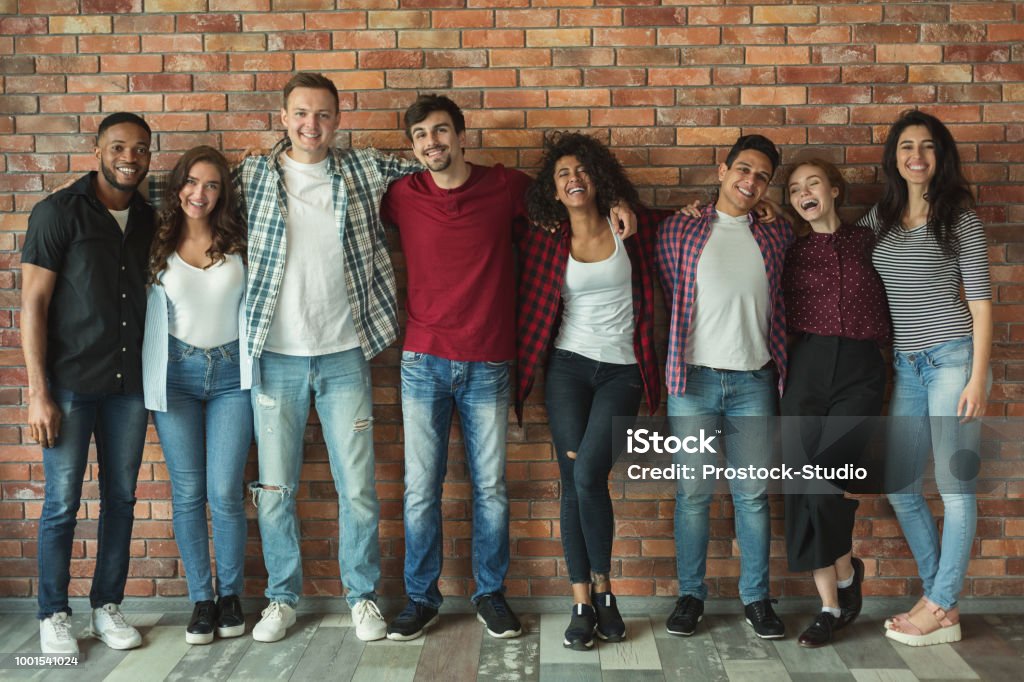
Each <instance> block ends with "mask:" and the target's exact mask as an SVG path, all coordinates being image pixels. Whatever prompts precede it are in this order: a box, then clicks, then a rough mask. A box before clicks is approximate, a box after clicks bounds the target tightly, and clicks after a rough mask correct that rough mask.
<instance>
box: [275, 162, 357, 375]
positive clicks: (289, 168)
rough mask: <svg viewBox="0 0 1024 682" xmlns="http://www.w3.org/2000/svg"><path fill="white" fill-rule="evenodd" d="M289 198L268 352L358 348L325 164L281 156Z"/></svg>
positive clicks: (309, 353) (307, 352)
mask: <svg viewBox="0 0 1024 682" xmlns="http://www.w3.org/2000/svg"><path fill="white" fill-rule="evenodd" d="M281 168H282V170H283V172H284V184H285V188H286V191H287V194H288V215H287V217H286V219H285V243H286V245H287V248H286V256H285V263H284V277H283V279H282V281H281V289H280V292H279V293H278V298H277V307H276V308H275V310H274V317H273V320H271V323H270V331H269V333H268V334H267V343H266V346H265V348H266V349H267V350H269V351H271V352H274V353H282V354H284V355H301V356H313V355H326V354H328V353H338V352H341V351H344V350H349V349H351V348H356V347H358V346H359V337H358V336H357V335H356V328H355V325H354V324H353V323H352V310H351V308H350V307H349V304H348V289H347V287H346V285H345V253H344V251H343V249H342V242H341V240H342V238H341V236H340V235H339V227H338V223H337V221H336V220H335V217H334V193H333V189H332V186H331V178H330V176H329V175H328V174H327V159H324V160H323V161H321V162H320V163H314V164H308V163H300V162H298V161H296V160H295V159H293V158H291V157H290V156H288V154H287V153H284V154H281Z"/></svg>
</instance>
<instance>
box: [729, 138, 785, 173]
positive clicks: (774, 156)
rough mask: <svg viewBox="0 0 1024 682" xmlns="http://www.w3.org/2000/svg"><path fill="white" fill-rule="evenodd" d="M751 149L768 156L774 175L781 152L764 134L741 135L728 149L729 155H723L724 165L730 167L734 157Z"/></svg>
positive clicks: (780, 158)
mask: <svg viewBox="0 0 1024 682" xmlns="http://www.w3.org/2000/svg"><path fill="white" fill-rule="evenodd" d="M748 149H753V150H754V151H756V152H761V153H762V154H764V155H765V156H767V157H768V160H769V161H770V162H771V164H772V175H775V169H776V168H778V167H779V163H781V162H782V154H780V153H779V148H778V147H776V146H775V143H774V142H772V141H771V140H769V139H768V138H767V137H765V136H764V135H742V136H740V138H739V139H738V140H736V143H735V144H734V145H733V146H732V149H730V150H729V155H728V156H726V157H725V167H726V168H732V162H733V161H735V160H736V157H737V156H739V155H740V152H743V151H746V150H748Z"/></svg>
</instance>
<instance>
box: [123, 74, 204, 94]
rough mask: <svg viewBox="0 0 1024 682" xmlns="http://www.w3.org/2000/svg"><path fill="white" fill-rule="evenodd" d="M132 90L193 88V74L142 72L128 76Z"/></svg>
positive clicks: (129, 86) (177, 90)
mask: <svg viewBox="0 0 1024 682" xmlns="http://www.w3.org/2000/svg"><path fill="white" fill-rule="evenodd" d="M128 89H129V90H130V91H131V92H182V91H188V90H191V89H192V76H190V75H188V74H184V73H180V74H179V73H161V74H142V75H138V76H129V77H128Z"/></svg>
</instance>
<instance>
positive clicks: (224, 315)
mask: <svg viewBox="0 0 1024 682" xmlns="http://www.w3.org/2000/svg"><path fill="white" fill-rule="evenodd" d="M160 281H161V282H163V287H164V291H165V292H166V293H167V316H168V320H167V321H168V331H169V332H170V335H171V336H173V337H174V338H176V339H180V340H181V341H184V342H185V343H187V344H189V345H190V346H195V347H197V348H216V347H217V346H223V345H224V344H227V343H231V342H232V341H236V340H237V339H238V305H239V303H241V301H242V292H243V290H244V288H245V268H244V267H243V266H242V257H241V256H239V255H237V254H231V255H229V256H227V257H226V259H225V260H223V261H221V262H220V263H217V264H216V265H214V266H212V267H209V268H206V269H205V270H204V269H203V268H197V267H195V266H192V265H189V264H188V263H186V262H185V261H184V260H182V259H181V256H179V255H178V253H177V252H174V253H172V254H171V255H170V257H169V258H168V259H167V269H166V270H165V271H164V272H163V275H162V276H161V278H160Z"/></svg>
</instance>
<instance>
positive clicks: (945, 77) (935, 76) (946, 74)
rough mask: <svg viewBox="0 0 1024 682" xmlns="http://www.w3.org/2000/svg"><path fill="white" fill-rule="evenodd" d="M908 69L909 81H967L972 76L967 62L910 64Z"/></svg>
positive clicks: (969, 80)
mask: <svg viewBox="0 0 1024 682" xmlns="http://www.w3.org/2000/svg"><path fill="white" fill-rule="evenodd" d="M908 69H909V73H908V74H907V81H908V82H910V83H969V82H971V79H972V76H973V73H972V71H971V66H970V65H969V64H945V65H942V66H931V65H929V66H918V65H911V66H909V67H908Z"/></svg>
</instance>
